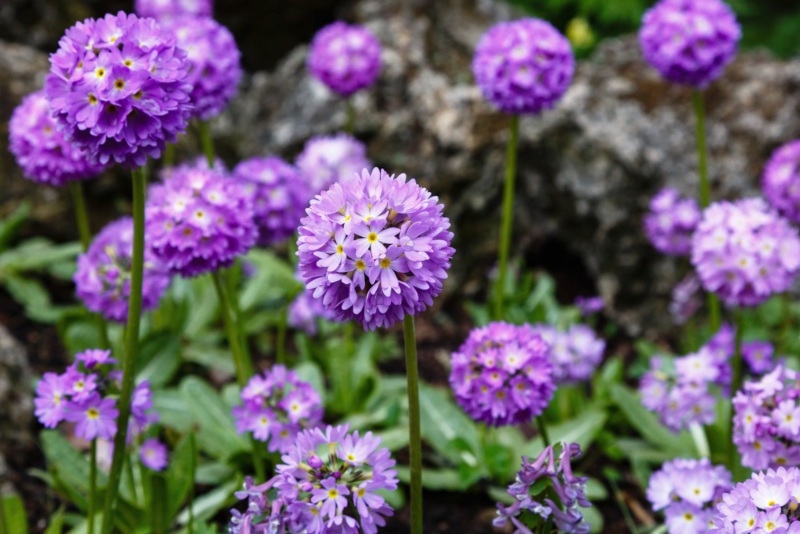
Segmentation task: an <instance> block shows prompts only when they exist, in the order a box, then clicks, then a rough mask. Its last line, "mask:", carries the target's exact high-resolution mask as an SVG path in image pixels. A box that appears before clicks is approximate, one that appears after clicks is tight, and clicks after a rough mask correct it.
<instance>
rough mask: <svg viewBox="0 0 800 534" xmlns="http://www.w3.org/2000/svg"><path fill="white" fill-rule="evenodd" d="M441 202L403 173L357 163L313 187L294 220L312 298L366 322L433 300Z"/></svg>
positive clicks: (440, 250)
mask: <svg viewBox="0 0 800 534" xmlns="http://www.w3.org/2000/svg"><path fill="white" fill-rule="evenodd" d="M443 208H444V206H442V205H441V204H438V198H437V197H434V196H431V194H430V192H429V191H428V190H427V189H424V188H422V187H420V186H419V185H418V184H417V182H416V180H413V179H411V180H407V179H406V175H405V174H401V175H400V176H398V177H395V176H394V175H392V176H390V175H389V174H387V173H386V171H384V170H381V169H377V168H376V169H373V171H372V172H371V173H370V172H369V171H367V170H366V169H364V170H363V171H362V173H361V176H359V177H356V178H354V179H353V180H351V181H350V182H345V183H336V184H334V185H333V187H331V188H330V189H329V190H327V191H324V192H322V193H321V194H320V195H317V196H316V197H315V198H314V199H313V200H312V201H311V206H310V207H309V208H308V209H307V210H306V213H307V214H308V215H307V216H306V217H304V218H303V219H302V221H301V223H302V226H301V227H300V228H299V234H300V236H299V238H298V240H297V248H298V252H297V255H298V256H299V263H298V272H299V274H300V276H301V277H302V279H303V281H304V283H305V284H306V287H307V288H308V289H309V290H311V291H313V296H314V298H317V299H321V300H322V303H323V305H324V306H325V308H327V309H329V310H331V311H333V312H334V313H336V316H337V318H339V319H341V320H350V319H355V320H357V321H358V322H359V323H361V324H362V325H363V326H364V328H365V329H370V330H374V329H375V328H376V327H379V326H385V327H388V326H391V325H392V324H394V323H395V322H397V321H399V320H402V319H403V317H404V316H405V315H415V314H417V313H419V312H421V311H423V310H425V309H426V308H428V307H429V306H430V305H432V304H433V298H434V297H435V296H437V295H438V294H439V293H441V291H442V282H443V281H444V279H445V278H446V277H447V269H448V268H449V267H450V258H451V257H452V256H453V252H454V251H453V248H452V247H450V240H451V239H452V237H453V234H452V233H451V232H449V231H448V228H449V227H450V220H449V219H448V218H446V217H444V216H443V215H442V210H443Z"/></svg>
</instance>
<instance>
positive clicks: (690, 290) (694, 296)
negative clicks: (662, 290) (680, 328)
mask: <svg viewBox="0 0 800 534" xmlns="http://www.w3.org/2000/svg"><path fill="white" fill-rule="evenodd" d="M700 289H701V285H700V279H699V278H697V275H695V274H694V273H689V274H687V275H686V276H685V277H684V278H683V280H681V281H680V282H678V283H677V284H675V287H673V288H672V300H670V303H669V313H670V315H672V321H673V322H674V323H675V324H678V325H681V324H685V323H686V321H688V320H689V319H690V318H691V317H692V316H693V315H694V314H695V313H697V310H699V309H700V306H702V305H703V299H702V293H701V291H700Z"/></svg>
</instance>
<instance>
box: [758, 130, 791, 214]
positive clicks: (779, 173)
mask: <svg viewBox="0 0 800 534" xmlns="http://www.w3.org/2000/svg"><path fill="white" fill-rule="evenodd" d="M761 188H762V189H763V190H764V196H765V197H766V198H767V201H768V202H769V203H770V204H771V205H772V206H773V207H774V208H775V209H776V210H778V212H779V213H780V214H781V215H782V216H784V217H786V218H787V219H789V220H790V221H792V222H793V223H800V139H796V140H794V141H791V142H789V143H786V144H785V145H783V146H781V147H780V148H778V149H777V150H776V151H775V152H773V154H772V156H771V157H770V158H769V161H768V162H767V165H766V167H764V174H763V175H762V177H761Z"/></svg>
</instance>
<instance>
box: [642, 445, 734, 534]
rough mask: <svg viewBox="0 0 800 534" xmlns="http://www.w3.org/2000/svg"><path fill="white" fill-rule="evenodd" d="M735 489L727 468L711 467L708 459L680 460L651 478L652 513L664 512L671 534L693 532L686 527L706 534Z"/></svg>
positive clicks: (648, 497) (662, 468)
mask: <svg viewBox="0 0 800 534" xmlns="http://www.w3.org/2000/svg"><path fill="white" fill-rule="evenodd" d="M732 488H733V482H732V479H731V474H730V472H728V470H727V469H725V467H723V466H714V465H711V462H710V461H709V460H708V459H707V458H703V459H701V460H694V459H683V458H678V459H676V460H671V461H669V462H665V463H664V465H662V466H661V469H659V470H658V471H656V472H654V473H653V474H652V475H651V476H650V483H649V484H648V486H647V500H648V501H650V504H651V505H652V507H653V510H655V511H659V510H663V511H664V514H665V515H666V516H667V526H668V532H669V533H670V534H682V533H684V532H690V531H692V530H687V526H688V524H694V523H697V524H698V525H700V527H701V529H700V531H701V532H705V531H706V530H705V529H706V528H707V527H708V522H709V520H710V516H711V513H712V511H713V508H714V507H715V506H716V504H717V502H719V500H720V498H721V496H722V494H723V493H725V492H726V491H730V490H731V489H732ZM681 516H683V517H681Z"/></svg>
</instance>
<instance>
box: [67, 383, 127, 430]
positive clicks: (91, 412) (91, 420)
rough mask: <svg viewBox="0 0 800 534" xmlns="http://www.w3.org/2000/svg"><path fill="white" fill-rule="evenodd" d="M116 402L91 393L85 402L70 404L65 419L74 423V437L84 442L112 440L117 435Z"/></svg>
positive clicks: (117, 413) (117, 412)
mask: <svg viewBox="0 0 800 534" xmlns="http://www.w3.org/2000/svg"><path fill="white" fill-rule="evenodd" d="M116 406H117V401H116V399H112V398H108V397H106V398H103V397H101V396H100V395H99V394H98V393H93V394H92V395H90V396H89V397H88V398H87V399H86V400H84V401H81V402H74V403H70V405H69V407H68V408H67V410H66V413H65V419H66V420H67V421H71V422H73V423H76V425H75V435H76V436H78V437H79V438H83V439H85V440H86V441H91V440H93V439H94V438H101V439H113V438H114V434H116V433H117V416H118V415H119V411H118V410H117V408H116Z"/></svg>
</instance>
